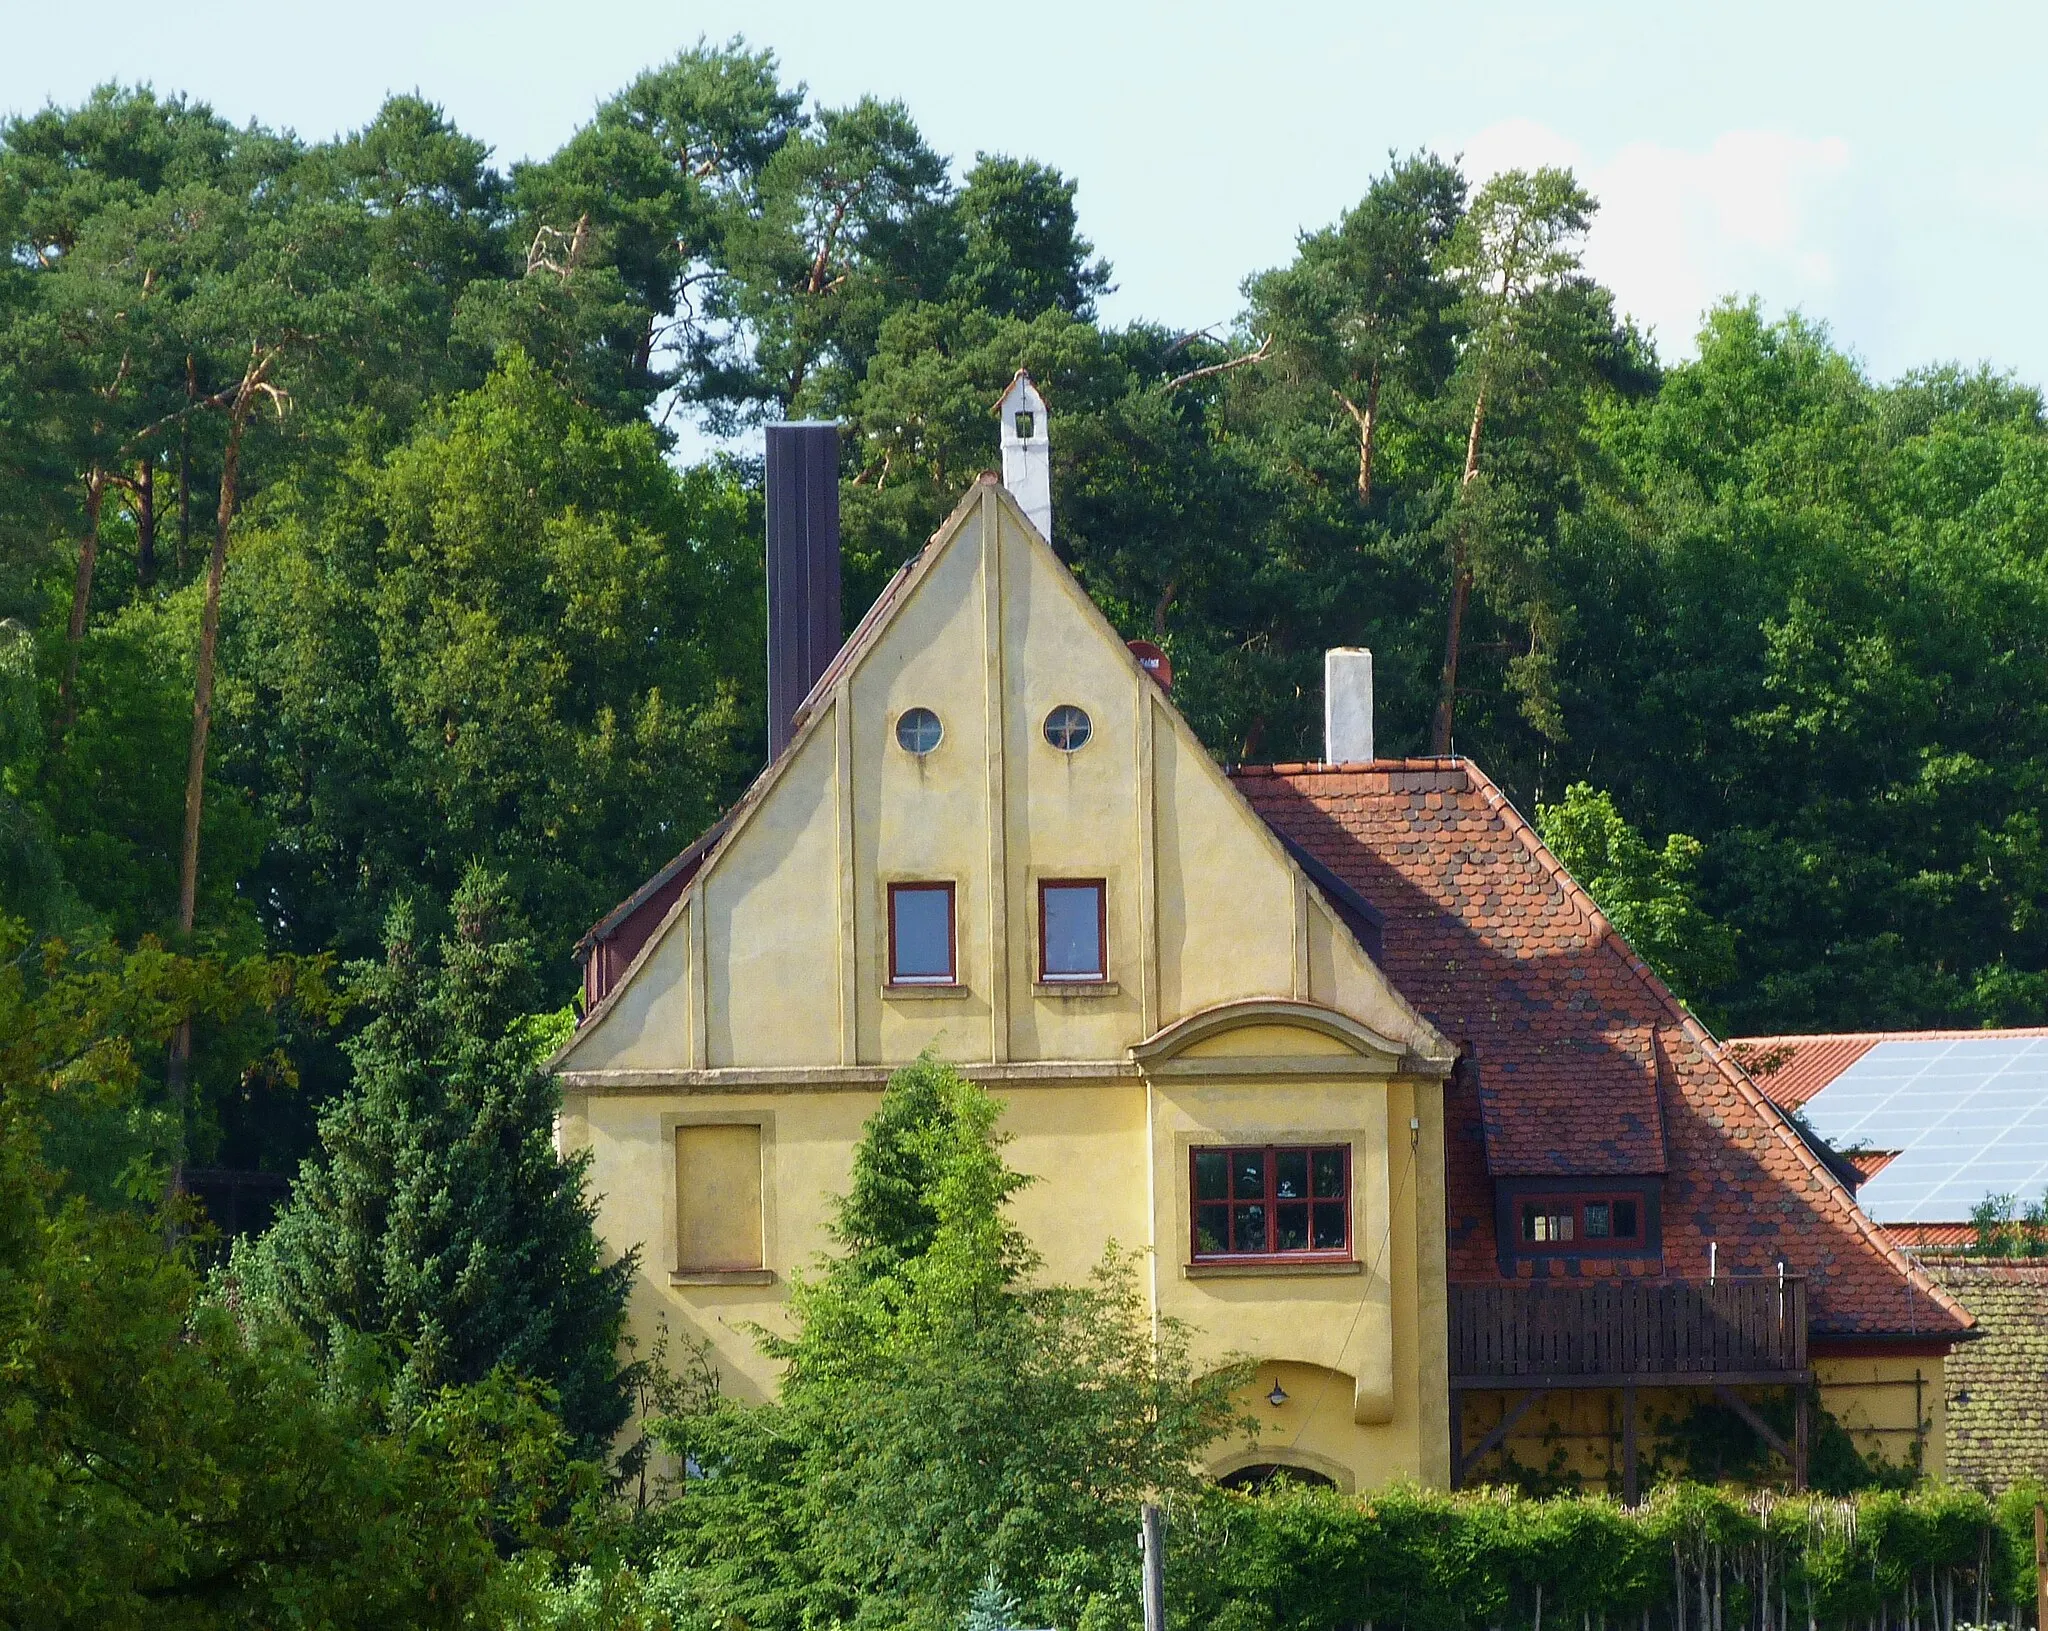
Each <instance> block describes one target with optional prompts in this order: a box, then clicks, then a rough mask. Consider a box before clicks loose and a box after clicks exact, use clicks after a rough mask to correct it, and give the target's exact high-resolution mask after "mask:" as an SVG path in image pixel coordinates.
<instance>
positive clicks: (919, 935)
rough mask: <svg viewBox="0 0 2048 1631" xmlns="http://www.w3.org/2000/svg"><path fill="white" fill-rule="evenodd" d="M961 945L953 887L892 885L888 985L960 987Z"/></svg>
mask: <svg viewBox="0 0 2048 1631" xmlns="http://www.w3.org/2000/svg"><path fill="white" fill-rule="evenodd" d="M959 970H960V961H959V941H958V937H957V936H956V934H955V933H954V929H953V886H952V885H951V884H950V883H892V884H891V885H889V983H890V984H891V985H955V984H958V983H959Z"/></svg>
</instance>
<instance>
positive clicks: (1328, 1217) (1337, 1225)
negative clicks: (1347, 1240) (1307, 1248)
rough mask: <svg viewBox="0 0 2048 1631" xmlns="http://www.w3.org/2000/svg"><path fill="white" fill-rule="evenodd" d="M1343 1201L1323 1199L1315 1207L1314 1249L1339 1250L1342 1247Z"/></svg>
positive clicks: (1324, 1250) (1321, 1250)
mask: <svg viewBox="0 0 2048 1631" xmlns="http://www.w3.org/2000/svg"><path fill="white" fill-rule="evenodd" d="M1344 1211H1345V1207H1344V1203H1343V1202H1342V1201H1325V1202H1323V1204H1322V1205H1320V1206H1318V1207H1317V1208H1316V1238H1315V1249H1316V1250H1317V1251H1319V1252H1341V1251H1342V1250H1343V1249H1344Z"/></svg>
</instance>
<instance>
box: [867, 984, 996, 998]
mask: <svg viewBox="0 0 2048 1631" xmlns="http://www.w3.org/2000/svg"><path fill="white" fill-rule="evenodd" d="M882 995H883V996H884V997H886V998H888V999H890V1000H891V1001H895V1000H896V999H898V998H908V999H910V1000H911V1001H913V1002H915V1001H917V1000H919V999H929V998H934V997H952V998H954V999H955V1000H956V1001H957V1000H958V999H959V998H961V997H971V996H973V995H974V992H973V989H972V988H971V987H969V986H964V985H885V986H883V987H882Z"/></svg>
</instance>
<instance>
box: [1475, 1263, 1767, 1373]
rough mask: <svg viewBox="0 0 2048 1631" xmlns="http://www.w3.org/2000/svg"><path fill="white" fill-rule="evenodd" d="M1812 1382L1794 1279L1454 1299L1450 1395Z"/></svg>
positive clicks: (1507, 1291) (1490, 1290)
mask: <svg viewBox="0 0 2048 1631" xmlns="http://www.w3.org/2000/svg"><path fill="white" fill-rule="evenodd" d="M1805 1370H1806V1282H1805V1281H1803V1280H1801V1279H1798V1278H1797V1277H1791V1276H1788V1277H1787V1278H1785V1279H1784V1280H1779V1279H1777V1278H1776V1277H1774V1276H1773V1277H1767V1278H1761V1279H1719V1280H1708V1281H1700V1280H1623V1279H1612V1280H1520V1281H1515V1282H1512V1283H1508V1282H1503V1283H1502V1284H1500V1285H1476V1286H1475V1285H1465V1286H1456V1285H1454V1286H1452V1287H1451V1386H1452V1387H1453V1388H1463V1389H1471V1388H1499V1387H1510V1388H1525V1387H1544V1388H1560V1387H1620V1386H1626V1385H1633V1386H1638V1387H1657V1386H1666V1387H1668V1386H1672V1385H1679V1386H1683V1385H1685V1384H1686V1383H1687V1382H1692V1383H1695V1384H1696V1385H1699V1386H1710V1385H1712V1384H1713V1383H1716V1382H1718V1383H1721V1384H1723V1385H1742V1384H1745V1383H1780V1384H1782V1383H1786V1382H1790V1381H1792V1380H1793V1379H1794V1378H1796V1377H1798V1376H1800V1375H1802V1374H1803V1373H1804V1372H1805Z"/></svg>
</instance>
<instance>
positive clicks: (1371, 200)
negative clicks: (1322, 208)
mask: <svg viewBox="0 0 2048 1631" xmlns="http://www.w3.org/2000/svg"><path fill="white" fill-rule="evenodd" d="M1464 208H1465V178H1464V177H1463V176H1461V175H1460V174H1459V173H1458V171H1457V169H1456V167H1455V166H1453V165H1449V164H1446V163H1444V161H1443V160H1441V159H1439V158H1438V157H1436V155H1435V154H1433V153H1432V154H1418V155H1416V156H1415V157H1413V158H1409V159H1405V160H1397V161H1396V162H1395V163H1393V165H1392V166H1391V167H1390V168H1389V169H1388V171H1387V173H1386V174H1385V175H1383V176H1380V177H1379V178H1377V179H1376V180H1375V181H1374V182H1373V184H1372V186H1371V188H1370V189H1369V190H1368V191H1367V193H1366V196H1365V198H1364V200H1363V201H1362V202H1360V203H1359V204H1358V205H1356V206H1355V207H1354V208H1352V209H1350V210H1347V211H1346V212H1345V214H1344V216H1343V218H1342V219H1341V220H1339V221H1338V222H1337V224H1336V225H1335V226H1330V227H1325V228H1323V229H1322V230H1321V231H1320V232H1314V233H1304V234H1303V235H1302V238H1301V243H1300V246H1299V248H1298V250H1297V252H1296V255H1295V258H1294V260H1293V262H1292V263H1290V264H1289V265H1287V266H1284V267H1279V268H1276V269H1275V270H1273V271H1270V272H1264V273H1261V274H1260V275H1259V276H1257V277H1255V278H1251V279H1249V280H1248V281H1247V282H1246V285H1245V294H1246V296H1247V297H1248V299H1249V300H1250V303H1251V309H1250V312H1249V314H1248V318H1247V321H1248V322H1249V324H1250V326H1251V327H1252V329H1253V330H1254V331H1255V332H1257V333H1259V334H1261V335H1263V336H1265V337H1266V338H1267V339H1268V341H1270V343H1271V345H1272V346H1273V348H1274V357H1275V361H1276V362H1277V363H1278V364H1279V366H1280V367H1281V368H1283V369H1284V370H1286V371H1287V372H1289V373H1290V374H1292V375H1293V376H1294V377H1295V378H1296V379H1297V380H1298V381H1299V382H1301V383H1302V384H1303V385H1305V386H1306V387H1307V388H1308V390H1309V392H1310V394H1311V395H1312V396H1315V397H1322V396H1324V395H1325V394H1327V396H1328V397H1330V398H1333V399H1334V400H1335V402H1336V404H1337V406H1338V407H1339V408H1340V409H1341V410H1342V411H1343V413H1344V415H1345V416H1346V417H1347V418H1348V419H1349V420H1350V421H1351V423H1352V427H1353V430H1354V433H1355V439H1356V442H1357V447H1358V482H1357V487H1358V502H1359V503H1360V504H1369V503H1371V501H1372V481H1373V460H1374V455H1375V453H1376V452H1377V451H1378V445H1379V432H1380V399H1381V393H1382V392H1383V391H1384V390H1385V389H1386V388H1387V387H1388V386H1389V385H1392V386H1394V387H1395V388H1396V389H1399V390H1402V391H1404V392H1406V393H1408V394H1410V395H1415V396H1420V397H1423V398H1425V399H1426V398H1428V397H1429V396H1432V395H1434V394H1435V392H1436V391H1438V390H1440V389H1441V388H1442V385H1443V382H1444V379H1445V378H1446V376H1448V374H1449V373H1450V369H1451V365H1452V362H1453V361H1454V353H1453V350H1452V345H1453V342H1454V340H1455V338H1456V328H1455V325H1454V323H1453V321H1452V311H1453V307H1454V306H1455V304H1456V294H1455V291H1454V289H1453V288H1452V286H1451V284H1450V282H1449V281H1448V280H1447V279H1446V278H1445V277H1444V275H1443V273H1442V270H1441V264H1440V263H1441V261H1442V258H1443V254H1444V250H1445V248H1446V246H1447V245H1448V244H1449V242H1450V241H1451V237H1452V234H1453V233H1454V232H1455V231H1456V229H1457V227H1458V223H1459V220H1460V219H1461V217H1462V216H1463V214H1464ZM1318 406H1320V403H1318Z"/></svg>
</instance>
